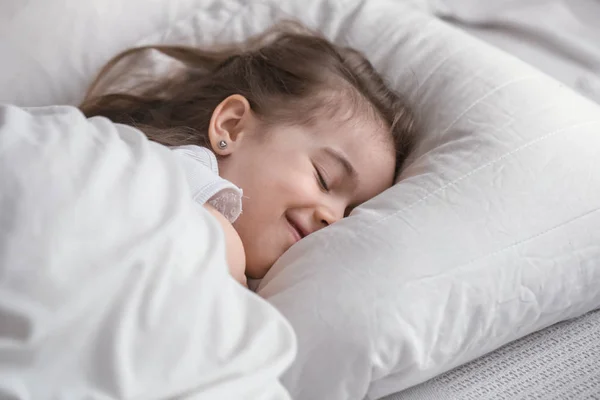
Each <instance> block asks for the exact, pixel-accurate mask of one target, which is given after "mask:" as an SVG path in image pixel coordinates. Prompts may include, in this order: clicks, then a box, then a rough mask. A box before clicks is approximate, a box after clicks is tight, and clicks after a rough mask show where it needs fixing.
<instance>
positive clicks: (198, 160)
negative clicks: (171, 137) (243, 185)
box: [171, 145, 243, 223]
mask: <svg viewBox="0 0 600 400" xmlns="http://www.w3.org/2000/svg"><path fill="white" fill-rule="evenodd" d="M171 150H172V151H173V152H174V153H175V154H176V155H177V159H178V160H179V162H180V165H181V167H182V168H183V170H184V173H185V176H186V178H187V181H188V184H189V187H190V190H191V194H192V198H193V199H194V200H195V201H196V202H197V203H199V204H201V205H204V204H210V205H212V206H213V207H214V208H216V209H217V211H219V212H220V213H221V214H222V215H223V216H225V218H227V219H228V220H229V222H231V223H233V222H234V221H235V220H236V219H237V218H238V217H239V215H240V214H241V212H242V194H243V193H242V189H240V188H239V187H237V186H236V185H234V184H233V183H232V182H230V181H228V180H226V179H223V178H221V177H220V176H219V166H218V162H217V158H216V156H215V154H214V153H213V152H212V151H210V150H209V149H207V148H205V147H201V146H193V145H188V146H178V147H172V148H171Z"/></svg>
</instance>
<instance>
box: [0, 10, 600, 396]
mask: <svg viewBox="0 0 600 400" xmlns="http://www.w3.org/2000/svg"><path fill="white" fill-rule="evenodd" d="M407 3H409V2H407V1H401V0H377V1H374V0H346V1H337V0H329V1H327V0H304V1H302V2H298V1H296V0H260V1H256V2H254V1H253V2H248V1H245V0H171V1H164V0H153V1H145V0H127V1H123V0H90V1H88V2H82V1H80V0H30V1H29V2H16V3H11V4H13V7H14V9H13V10H12V11H11V10H10V9H9V10H8V14H3V13H0V50H3V52H2V53H1V54H4V55H8V56H7V57H6V60H5V61H4V62H3V63H2V64H1V65H0V69H1V70H2V71H3V73H2V74H0V86H1V87H2V88H3V91H2V92H1V93H0V101H10V102H16V103H18V104H27V105H38V104H51V103H76V102H77V101H78V100H79V99H80V98H81V96H82V95H83V91H84V89H85V87H86V85H87V84H88V83H89V81H90V80H91V79H92V78H93V75H94V74H95V73H96V72H97V70H98V68H99V67H100V66H101V65H102V64H103V63H104V62H105V61H106V60H107V59H108V58H109V57H111V56H112V55H114V54H115V53H117V52H118V51H120V50H123V49H125V48H127V47H130V46H133V45H136V44H144V43H155V42H162V43H185V44H192V45H205V44H210V43H213V42H215V41H217V42H219V41H231V40H239V39H243V38H245V37H246V36H248V35H249V34H251V33H256V32H259V31H261V30H263V29H264V28H266V27H267V26H269V25H270V24H271V23H272V22H273V21H274V20H276V19H278V18H281V17H289V16H294V17H297V18H299V19H300V20H301V21H303V22H305V23H306V24H308V25H309V26H311V27H313V28H315V29H319V30H321V31H323V32H324V33H325V34H326V35H327V36H328V37H330V38H331V39H332V40H335V41H337V42H340V43H343V44H350V45H352V46H354V47H357V48H359V49H360V50H362V51H364V52H366V54H367V55H368V57H369V58H370V59H371V60H373V62H374V63H375V65H376V66H377V68H378V69H379V70H381V71H382V72H383V73H384V74H385V75H386V77H387V78H389V80H390V81H391V82H392V83H393V84H394V87H395V88H396V89H398V90H399V91H401V92H402V93H405V94H406V95H407V97H408V98H409V99H410V101H411V103H412V104H414V105H415V107H416V108H417V112H418V114H419V115H420V117H421V119H422V122H423V124H422V125H423V126H422V128H423V129H422V132H421V136H420V138H419V143H418V147H417V150H416V152H415V154H414V157H413V159H412V160H411V163H409V165H408V167H407V169H406V170H405V172H404V174H403V176H402V178H403V182H402V183H401V184H399V185H397V186H395V187H394V188H392V189H390V190H389V191H387V192H386V193H385V194H383V195H382V196H380V197H378V198H377V199H374V200H373V201H371V202H369V203H368V204H366V205H365V206H363V207H361V208H359V209H357V210H356V211H355V212H354V213H353V215H352V216H351V218H348V219H346V220H344V221H343V222H341V223H340V224H334V225H333V226H332V227H330V228H329V229H325V230H322V231H320V232H319V233H316V234H314V235H311V236H310V237H308V238H307V239H305V240H303V241H301V242H300V243H299V244H298V245H297V246H295V247H294V248H292V250H290V252H289V253H288V254H287V255H286V256H284V257H283V258H282V259H281V260H280V262H279V263H278V264H277V265H276V266H275V267H274V268H273V270H272V271H271V272H270V273H269V274H268V275H267V276H266V277H265V280H264V281H263V282H262V283H261V286H260V288H259V292H260V294H261V295H263V296H265V297H267V298H268V299H269V301H271V302H272V304H274V305H275V306H276V307H277V308H278V309H279V310H280V311H281V312H282V313H283V314H284V315H285V316H286V317H287V318H288V320H290V322H291V323H292V326H293V327H294V329H295V331H296V333H297V336H298V338H299V341H298V343H299V357H297V358H296V360H295V361H294V363H293V364H292V366H291V368H290V369H289V370H288V371H287V372H286V374H285V375H284V377H283V378H282V382H283V384H284V385H285V386H286V388H287V389H288V390H289V391H290V392H291V394H292V396H293V398H294V399H295V400H305V399H306V400H315V399H327V400H349V399H352V400H355V399H357V400H360V399H363V398H365V396H368V398H369V399H376V398H379V397H381V396H385V395H387V394H389V393H392V392H396V391H398V390H401V389H405V388H407V387H409V386H412V385H415V384H418V383H420V382H423V381H425V380H427V379H429V378H431V377H433V376H435V375H437V374H440V373H443V372H445V371H448V370H449V369H452V368H454V367H456V366H457V365H459V364H461V363H464V362H467V361H470V360H472V359H474V358H476V357H479V356H480V355H482V354H484V353H486V352H489V351H492V350H494V349H496V348H498V347H499V346H502V345H503V344H506V343H507V342H509V341H512V340H514V339H516V338H518V337H521V336H523V335H526V334H528V333H531V332H532V331H535V330H537V329H541V328H543V327H545V326H548V325H550V324H553V323H555V322H557V321H560V320H562V319H565V318H572V317H575V316H578V315H581V314H582V313H585V312H587V311H589V310H591V309H593V308H597V307H598V306H600V265H599V264H598V260H599V259H600V246H598V243H600V231H598V230H597V226H598V225H599V224H600V219H599V218H600V213H599V212H598V205H599V204H600V175H598V174H597V173H596V171H598V169H599V168H600V167H599V161H598V160H600V153H599V151H600V136H599V135H598V132H599V130H600V120H599V116H600V112H599V108H598V106H597V105H596V104H593V103H592V102H589V101H586V100H585V99H583V98H581V97H580V96H578V95H576V94H575V93H573V92H572V91H570V90H569V89H567V88H564V87H563V86H564V85H561V84H559V83H558V82H556V81H554V80H552V79H548V78H547V77H546V76H544V75H542V74H540V73H539V72H538V71H536V70H534V69H532V68H529V67H528V66H527V65H524V64H523V63H521V62H519V61H518V60H516V59H514V58H513V57H510V56H508V55H506V54H504V53H502V52H499V51H496V50H495V49H492V48H490V47H489V46H486V45H485V44H483V43H481V42H479V41H476V40H474V39H473V38H471V37H469V36H468V35H465V34H463V33H462V32H459V31H456V30H454V29H452V28H451V27H449V26H447V25H446V24H444V23H442V22H440V21H439V20H437V19H435V18H433V17H432V16H431V15H427V14H425V13H423V12H420V11H419V10H416V9H414V8H412V7H409V6H407ZM410 3H418V4H420V5H422V4H423V3H422V1H417V0H415V1H414V2H410ZM0 6H1V7H3V6H4V4H3V3H0ZM11 12H12V13H13V14H12V16H13V17H14V18H13V19H7V18H6V15H9V16H10V15H11V14H10V13H11ZM65 14H66V15H65ZM32 27H35V29H32ZM107 33H113V34H107ZM90 49H91V50H90ZM4 50H5V51H4ZM332 288H334V290H332ZM248 318H251V316H250V314H249V315H248ZM288 333H289V332H288ZM270 376H271V377H272V376H273V375H270Z"/></svg>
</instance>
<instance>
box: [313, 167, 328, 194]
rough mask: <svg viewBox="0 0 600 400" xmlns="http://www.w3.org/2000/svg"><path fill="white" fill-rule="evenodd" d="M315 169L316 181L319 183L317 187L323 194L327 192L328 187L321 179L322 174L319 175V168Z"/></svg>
mask: <svg viewBox="0 0 600 400" xmlns="http://www.w3.org/2000/svg"><path fill="white" fill-rule="evenodd" d="M315 169H316V171H317V181H318V183H319V186H320V187H321V189H323V191H324V192H329V185H328V184H327V181H326V180H325V178H323V174H322V173H321V171H320V170H319V168H315Z"/></svg>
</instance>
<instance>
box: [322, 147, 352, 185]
mask: <svg viewBox="0 0 600 400" xmlns="http://www.w3.org/2000/svg"><path fill="white" fill-rule="evenodd" d="M323 151H324V152H325V153H326V154H327V155H329V156H330V157H332V158H333V159H334V160H336V161H337V162H338V163H340V164H341V165H342V167H343V168H344V171H346V174H347V175H348V176H349V177H350V178H352V179H356V176H357V174H356V169H354V167H353V166H352V163H351V162H350V161H348V158H346V156H345V155H344V154H343V153H341V152H339V151H338V150H335V149H333V148H331V147H325V148H324V149H323Z"/></svg>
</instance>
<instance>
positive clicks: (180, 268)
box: [0, 106, 295, 400]
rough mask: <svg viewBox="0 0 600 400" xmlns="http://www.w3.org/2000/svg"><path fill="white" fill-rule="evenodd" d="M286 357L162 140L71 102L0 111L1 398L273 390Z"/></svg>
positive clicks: (268, 398) (289, 344)
mask: <svg viewBox="0 0 600 400" xmlns="http://www.w3.org/2000/svg"><path fill="white" fill-rule="evenodd" d="M294 354H295V340H294V335H293V332H292V330H291V328H290V326H289V324H288V323H287V322H286V321H285V320H284V318H283V317H282V316H281V315H280V314H279V313H278V312H277V311H276V310H275V309H274V308H273V307H272V306H270V305H269V304H268V303H267V302H266V301H264V300H262V299H260V298H259V297H258V296H256V295H255V294H254V293H252V292H250V291H248V290H247V289H245V288H244V287H242V286H241V285H239V284H238V283H237V282H235V281H234V280H233V278H231V276H230V275H229V272H228V269H227V267H226V263H225V252H224V238H223V234H222V232H221V229H220V227H219V225H218V222H217V221H216V220H215V219H214V218H213V217H212V216H211V215H210V214H209V213H208V212H206V211H204V210H203V209H202V208H198V207H196V206H195V203H194V201H193V200H192V198H191V195H190V191H189V187H188V186H187V182H186V180H185V178H184V175H183V171H181V170H180V167H179V164H178V163H177V161H176V159H175V156H174V155H173V154H172V153H171V151H170V150H168V149H167V148H165V147H163V146H159V145H157V144H152V143H150V142H148V140H147V139H146V138H145V136H144V135H143V134H142V133H141V132H139V131H137V130H135V129H132V128H130V127H126V126H119V125H115V124H112V123H111V122H109V121H108V120H106V119H104V118H94V119H92V120H90V121H88V120H86V119H85V118H84V117H83V115H82V114H81V113H80V112H79V111H78V110H76V109H74V108H73V107H49V108H41V109H31V110H29V111H25V110H22V109H19V108H16V107H7V106H2V107H0V398H1V399H12V400H31V399H35V400H37V399H65V400H70V399H94V400H108V399H115V400H116V399H143V400H152V399H172V398H178V399H181V398H190V399H202V400H215V399H244V400H246V399H248V400H285V399H289V396H288V395H287V392H286V390H285V389H284V388H283V387H282V386H281V384H280V383H279V376H280V375H281V374H282V372H283V371H284V370H285V369H286V367H287V366H288V365H289V364H290V363H291V361H292V359H293V357H294Z"/></svg>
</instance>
